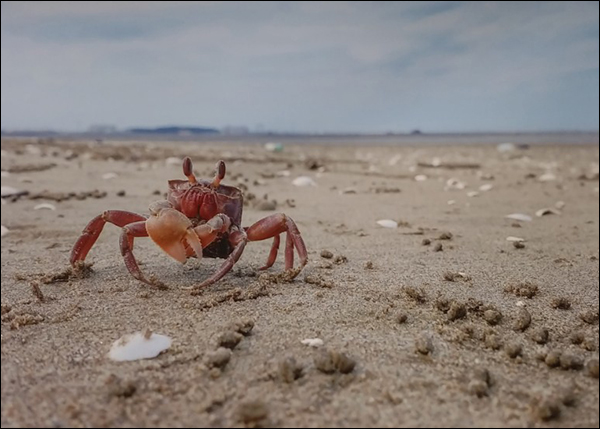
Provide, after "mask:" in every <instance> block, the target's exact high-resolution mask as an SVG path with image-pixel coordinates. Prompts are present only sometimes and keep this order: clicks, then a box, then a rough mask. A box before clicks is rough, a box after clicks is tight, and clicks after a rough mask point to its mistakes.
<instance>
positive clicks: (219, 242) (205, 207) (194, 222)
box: [71, 158, 307, 289]
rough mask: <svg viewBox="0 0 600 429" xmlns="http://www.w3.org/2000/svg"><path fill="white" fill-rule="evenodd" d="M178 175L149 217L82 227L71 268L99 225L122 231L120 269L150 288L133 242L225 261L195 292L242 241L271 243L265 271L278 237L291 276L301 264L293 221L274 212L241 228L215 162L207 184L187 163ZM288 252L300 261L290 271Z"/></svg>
mask: <svg viewBox="0 0 600 429" xmlns="http://www.w3.org/2000/svg"><path fill="white" fill-rule="evenodd" d="M183 174H185V175H186V176H187V178H188V180H169V191H168V194H167V199H166V200H165V201H157V202H155V203H153V204H151V205H150V216H149V217H146V216H142V215H139V214H136V213H131V212H127V211H121V210H108V211H105V212H104V213H102V214H101V215H99V216H96V217H95V218H94V219H92V220H91V221H90V223H88V225H87V226H86V227H85V229H84V230H83V233H82V234H81V236H80V237H79V239H78V240H77V242H76V243H75V245H74V246H73V250H72V251H71V265H73V266H75V265H76V264H77V263H78V262H79V261H84V260H85V257H86V256H87V254H88V252H89V251H90V249H91V248H92V246H93V245H94V243H95V242H96V240H97V239H98V236H99V235H100V233H101V232H102V228H104V225H105V224H106V223H107V222H108V223H112V224H114V225H116V226H119V227H121V228H123V232H122V233H121V240H120V245H121V254H122V255H123V258H124V259H125V265H126V266H127V269H128V270H129V272H130V273H131V274H132V275H133V277H135V278H136V279H138V280H140V281H142V282H144V283H147V284H156V282H154V281H149V280H147V279H146V277H144V275H143V274H142V272H141V271H140V268H139V266H138V264H137V262H136V260H135V257H134V256H133V252H132V250H133V240H134V238H136V237H150V238H151V239H152V240H153V241H154V242H155V243H156V244H158V245H159V246H160V247H161V248H162V249H163V250H164V251H165V252H166V253H167V254H168V255H170V256H171V257H172V258H174V259H175V260H177V261H179V262H181V263H185V262H186V260H187V259H188V258H190V257H196V258H198V259H200V258H202V257H207V258H226V260H225V262H223V264H222V265H221V267H220V268H219V269H218V270H217V272H216V273H214V274H213V275H212V276H210V277H209V278H208V279H206V280H205V281H204V282H202V283H201V284H199V285H197V286H193V287H192V289H200V288H203V287H205V286H209V285H211V284H213V283H215V282H216V281H218V280H220V279H221V278H222V277H223V276H224V275H225V274H227V272H229V270H231V268H232V267H233V265H234V264H235V263H236V262H237V261H238V259H239V258H240V256H241V255H242V252H243V251H244V247H246V243H247V242H248V241H259V240H266V239H268V238H271V237H272V238H273V245H272V246H271V252H270V253H269V258H268V259H267V263H266V265H265V266H264V267H262V268H261V269H267V268H269V267H271V266H272V265H273V264H274V263H275V259H276V258H277V251H278V250H279V241H280V239H279V234H281V233H284V232H285V233H286V234H287V236H286V246H285V269H286V270H291V275H292V277H295V276H296V275H297V274H298V273H299V272H300V271H301V270H302V268H303V267H304V266H305V265H306V262H307V253H306V246H305V245H304V241H303V240H302V237H301V236H300V231H299V230H298V227H297V226H296V224H295V223H294V221H293V220H292V219H291V218H290V217H288V216H286V215H285V214H283V213H277V214H274V215H271V216H268V217H266V218H264V219H261V220H259V221H258V222H256V223H255V224H254V225H252V226H250V227H245V228H243V227H242V226H241V222H242V208H243V197H242V192H241V191H240V190H239V189H238V188H235V187H232V186H225V185H221V180H223V178H224V177H225V162H223V161H219V162H218V163H217V171H216V175H215V178H214V179H213V180H212V181H207V180H197V179H196V176H194V173H193V167H192V160H191V159H190V158H185V159H184V160H183ZM294 247H295V248H296V250H297V251H298V255H299V256H300V266H299V267H298V268H296V269H295V270H293V266H294Z"/></svg>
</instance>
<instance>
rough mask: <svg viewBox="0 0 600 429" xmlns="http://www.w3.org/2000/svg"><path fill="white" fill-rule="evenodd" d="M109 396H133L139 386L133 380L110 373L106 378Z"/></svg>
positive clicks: (105, 382)
mask: <svg viewBox="0 0 600 429" xmlns="http://www.w3.org/2000/svg"><path fill="white" fill-rule="evenodd" d="M104 385H105V386H106V387H107V390H108V394H109V396H113V397H116V398H131V397H132V396H133V395H134V394H135V392H136V391H137V386H136V383H135V381H133V380H124V379H122V378H121V377H119V376H117V375H115V374H110V375H109V376H108V377H106V379H105V380H104Z"/></svg>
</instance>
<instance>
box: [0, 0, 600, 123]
mask: <svg viewBox="0 0 600 429" xmlns="http://www.w3.org/2000/svg"><path fill="white" fill-rule="evenodd" d="M1 5H2V6H1V14H0V17H1V24H2V25H1V69H2V73H1V78H2V82H1V84H2V88H1V89H2V90H1V108H2V112H1V126H2V129H3V130H19V129H36V130H41V129H54V130H62V131H83V130H86V129H87V128H88V127H89V126H91V125H98V124H109V125H114V126H117V127H119V128H121V129H124V128H129V127H154V126H165V125H185V126H207V127H217V128H221V127H226V126H247V127H249V129H250V130H251V131H267V130H268V131H276V132H306V133H335V132H349V133H386V132H410V131H412V130H414V129H419V130H421V131H423V132H482V131H492V132H502V131H559V130H585V131H597V130H598V128H599V125H598V122H599V116H600V115H599V107H598V106H599V105H600V103H599V93H600V88H599V71H598V67H599V66H598V62H599V59H598V57H599V45H598V38H599V27H598V19H599V18H598V17H599V6H598V2H595V1H594V2H240V3H236V2H219V1H208V2H177V1H171V2H110V1H103V2H5V1H2V3H1Z"/></svg>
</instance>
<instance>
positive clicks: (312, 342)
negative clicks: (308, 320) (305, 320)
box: [301, 338, 323, 348]
mask: <svg viewBox="0 0 600 429" xmlns="http://www.w3.org/2000/svg"><path fill="white" fill-rule="evenodd" d="M301 343H302V344H304V345H305V346H309V347H314V348H317V347H321V346H322V345H323V340H322V339H320V338H307V339H305V340H302V341H301Z"/></svg>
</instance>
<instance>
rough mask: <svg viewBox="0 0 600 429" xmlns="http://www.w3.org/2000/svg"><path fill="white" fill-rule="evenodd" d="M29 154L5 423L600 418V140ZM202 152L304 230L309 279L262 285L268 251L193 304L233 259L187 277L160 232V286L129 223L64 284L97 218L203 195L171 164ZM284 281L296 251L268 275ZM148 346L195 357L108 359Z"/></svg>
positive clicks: (5, 265)
mask: <svg viewBox="0 0 600 429" xmlns="http://www.w3.org/2000/svg"><path fill="white" fill-rule="evenodd" d="M28 143H31V142H27V141H17V140H3V141H2V150H3V152H2V170H3V171H11V173H10V174H9V175H5V174H3V177H2V185H3V186H12V187H15V188H18V189H21V190H24V191H28V192H29V195H25V196H22V197H20V198H15V199H14V200H15V201H13V200H12V199H10V198H9V199H6V200H7V201H6V202H7V203H6V204H5V205H3V206H2V225H3V226H5V227H7V228H8V230H9V233H8V234H7V235H5V236H3V237H2V384H1V386H2V387H1V390H2V427H18V426H27V427H35V426H41V427H62V426H69V427H91V426H94V427H96V426H105V427H117V426H118V427H137V426H142V427H144V426H163V427H165V426H195V427H198V426H204V427H244V426H248V427H264V426H287V427H291V426H296V427H357V426H359V425H363V426H365V427H399V426H403V427H415V426H420V427H431V426H437V427H440V426H445V427H447V426H462V427H498V426H502V427H516V426H519V427H522V426H539V427H582V426H595V427H597V426H598V424H599V417H598V416H599V413H598V400H599V398H598V378H597V377H598V370H597V368H598V360H597V359H598V351H597V347H598V302H599V301H598V286H599V285H598V242H599V229H598V173H597V168H598V146H597V145H595V146H585V145H582V146H533V147H531V148H530V149H529V150H518V149H517V150H515V151H512V152H508V153H499V152H498V151H497V150H496V147H495V146H478V145H469V146H459V145H455V146H439V147H437V146H426V147H393V146H386V147H374V146H373V147H372V146H369V145H364V146H357V145H353V146H352V147H345V146H343V145H338V146H333V147H326V146H320V145H318V144H311V145H286V146H285V148H284V151H283V152H281V153H272V152H268V151H265V150H264V149H263V147H262V146H260V145H246V146H244V145H239V144H227V143H223V142H220V143H218V144H216V145H210V144H202V145H194V144H192V143H182V142H178V143H169V144H160V143H158V142H153V143H144V142H104V143H102V144H99V143H96V142H68V141H54V140H42V141H33V143H31V144H28ZM186 155H189V156H190V157H192V159H193V160H194V165H195V169H196V171H197V172H198V174H199V175H200V176H202V177H210V176H211V175H212V171H213V168H214V164H215V162H216V161H217V160H218V159H224V160H225V161H226V162H227V168H228V172H227V176H226V179H225V181H224V182H225V183H228V184H239V183H241V184H243V189H244V192H245V193H246V195H248V194H249V193H252V194H254V195H255V196H256V197H255V198H256V199H255V201H253V202H250V203H249V204H248V205H247V206H246V207H245V209H244V225H250V224H252V223H253V222H255V221H257V220H258V219H260V218H262V217H264V216H267V215H269V214H273V213H275V212H279V211H281V212H284V213H286V214H287V215H289V216H290V217H292V218H293V219H294V220H295V221H296V223H297V225H298V227H299V229H300V231H301V233H302V236H303V238H304V240H305V242H306V246H307V248H308V254H309V263H308V265H307V266H306V267H305V268H304V270H303V271H302V272H301V273H300V275H299V276H298V277H297V278H296V279H295V280H294V281H292V282H285V281H282V282H277V280H278V277H277V276H262V277H258V276H259V275H260V273H259V272H257V268H258V267H260V266H261V265H262V264H263V263H264V262H265V261H266V258H267V255H268V252H269V248H270V245H271V241H270V240H269V241H263V242H254V243H250V244H248V246H247V247H246V250H245V252H244V254H243V255H242V258H241V260H240V261H239V262H238V264H237V265H236V266H235V267H234V269H233V270H232V272H231V273H229V274H228V275H227V276H226V277H224V278H223V279H222V280H221V281H220V282H218V283H217V284H215V285H213V286H211V287H209V288H207V289H206V290H204V291H202V293H200V294H198V295H196V296H192V295H190V293H189V291H185V290H182V289H181V287H186V286H192V285H195V284H199V283H200V282H201V281H202V280H203V279H205V278H206V277H207V276H208V275H209V274H210V273H212V272H214V270H215V269H216V268H217V267H218V265H219V264H220V262H221V261H220V260H210V259H204V260H202V261H197V260H189V261H188V263H187V264H186V265H184V266H182V265H180V264H178V263H177V262H175V261H174V260H172V259H170V258H169V257H167V256H166V255H164V254H163V253H162V251H161V250H160V249H159V248H158V247H156V246H155V245H154V244H153V243H152V242H151V241H150V240H148V239H138V240H137V241H136V247H135V254H136V256H137V258H138V260H139V261H140V264H142V265H141V268H142V270H143V271H144V272H145V273H146V274H147V275H154V276H156V277H157V278H159V279H160V280H161V281H163V282H164V283H165V284H167V285H168V286H169V289H167V290H158V289H155V288H150V287H148V286H146V285H144V284H142V283H140V282H138V281H136V280H135V279H133V278H132V277H131V276H130V275H129V273H128V272H127V270H126V268H125V265H124V263H123V260H122V257H121V255H120V252H119V246H118V240H119V233H120V231H119V228H117V227H114V226H112V225H107V226H106V228H105V230H104V232H103V234H102V235H101V237H100V239H99V240H98V242H97V244H96V245H95V247H94V248H93V249H92V251H91V253H90V255H89V257H88V262H90V263H93V266H92V270H93V271H92V272H90V273H84V274H87V275H81V276H74V275H70V273H69V272H65V271H64V270H65V269H67V268H68V258H69V253H70V249H71V246H72V245H73V243H74V242H75V240H76V239H77V237H78V236H79V234H80V232H81V230H82V229H83V228H84V226H85V224H86V223H87V222H88V221H89V220H90V219H91V218H93V217H94V216H96V215H98V214H99V213H101V212H102V211H104V210H106V209H123V210H130V211H134V212H139V213H147V207H148V205H149V204H150V203H151V202H153V201H155V200H157V199H160V198H161V195H162V194H163V193H164V192H165V191H166V189H167V186H166V182H167V180H168V179H182V178H183V175H182V172H181V166H180V165H179V163H178V162H176V161H174V160H172V161H169V162H166V160H167V158H169V157H177V158H182V157H184V156H186ZM436 158H439V159H436ZM440 163H441V165H438V164H440ZM392 164H393V165H392ZM431 164H433V165H431ZM435 165H438V166H437V167H435ZM281 171H289V176H283V174H287V173H280V172H281ZM108 173H114V174H108ZM546 173H551V174H550V175H549V174H546ZM421 175H424V176H426V177H420V178H419V180H415V176H421ZM298 176H309V177H311V178H312V179H313V180H314V181H315V182H316V183H317V186H308V187H296V186H294V185H292V180H293V179H295V178H296V177H298ZM103 177H104V178H103ZM540 178H542V179H543V180H542V181H540V180H539V179H540ZM423 179H426V180H423ZM449 179H456V180H454V181H451V182H450V185H451V186H450V187H451V188H453V189H445V188H446V187H447V181H448V180H449ZM548 179H551V180H548ZM460 182H464V184H465V185H466V186H465V187H464V188H463V189H455V188H461V187H462V185H460V184H459V183H460ZM486 184H490V185H492V187H491V189H489V190H487V191H480V189H479V188H480V186H481V185H486ZM488 188H489V186H488ZM483 189H486V188H485V187H484V188H483ZM44 191H48V192H46V193H44ZM472 192H478V194H477V195H475V194H473V193H472ZM40 193H41V195H40ZM69 193H72V195H69ZM468 195H474V196H471V197H470V196H468ZM33 198H37V199H33ZM263 199H264V200H266V201H271V202H272V201H275V202H276V210H269V209H272V208H273V206H272V204H265V203H262V204H256V200H258V201H262V200H263ZM57 200H58V201H57ZM561 201H562V202H563V203H562V204H561V203H559V202H561ZM40 203H51V204H53V205H54V206H55V208H56V210H51V209H48V208H45V209H40V210H34V207H35V206H36V205H38V204H40ZM557 203H559V204H558V205H557ZM556 207H561V208H560V214H548V215H545V216H543V217H537V216H535V212H536V211H537V210H539V209H542V208H556ZM511 213H524V214H528V215H530V216H532V217H533V220H532V221H531V222H517V221H513V220H509V219H506V218H505V215H508V214H511ZM383 219H390V220H394V221H396V222H398V224H399V226H398V228H396V229H387V228H383V227H381V226H379V225H378V224H377V221H378V220H383ZM510 236H512V237H517V238H522V239H524V241H523V242H522V245H521V244H518V245H515V244H514V243H513V242H511V241H507V237H510ZM426 243H429V244H428V245H427V244H426ZM324 250H325V251H328V252H329V254H328V252H323V251H324ZM322 252H323V253H322ZM321 254H323V255H324V256H327V257H329V256H332V257H331V258H330V259H329V258H326V257H323V256H321ZM282 270H283V258H282V255H280V258H279V259H278V261H277V262H276V264H275V266H274V267H273V268H272V269H270V270H269V271H268V273H272V274H277V273H280V272H281V271H282ZM61 271H62V273H61ZM61 274H62V275H61ZM528 317H529V319H530V320H528ZM244 323H245V324H244ZM147 329H148V330H151V331H152V332H155V333H157V334H162V335H167V336H169V337H171V338H172V339H173V345H172V347H171V348H170V349H168V350H167V351H166V352H164V353H162V354H161V355H159V356H158V357H156V358H154V359H148V360H140V361H134V362H114V361H111V360H110V359H109V358H108V353H109V350H110V348H111V345H112V344H113V342H115V341H116V340H117V339H119V338H120V337H122V336H123V335H126V334H131V333H134V332H137V331H145V330H147ZM238 331H239V332H238ZM546 331H547V332H546ZM307 339H312V340H315V339H320V340H322V343H323V344H322V345H321V346H319V344H320V342H319V341H313V342H312V345H313V346H316V347H313V346H311V345H307V344H303V342H302V341H303V340H307ZM307 343H310V342H307ZM232 347H233V349H232V350H230V349H231V348H232ZM594 368H595V369H594Z"/></svg>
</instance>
